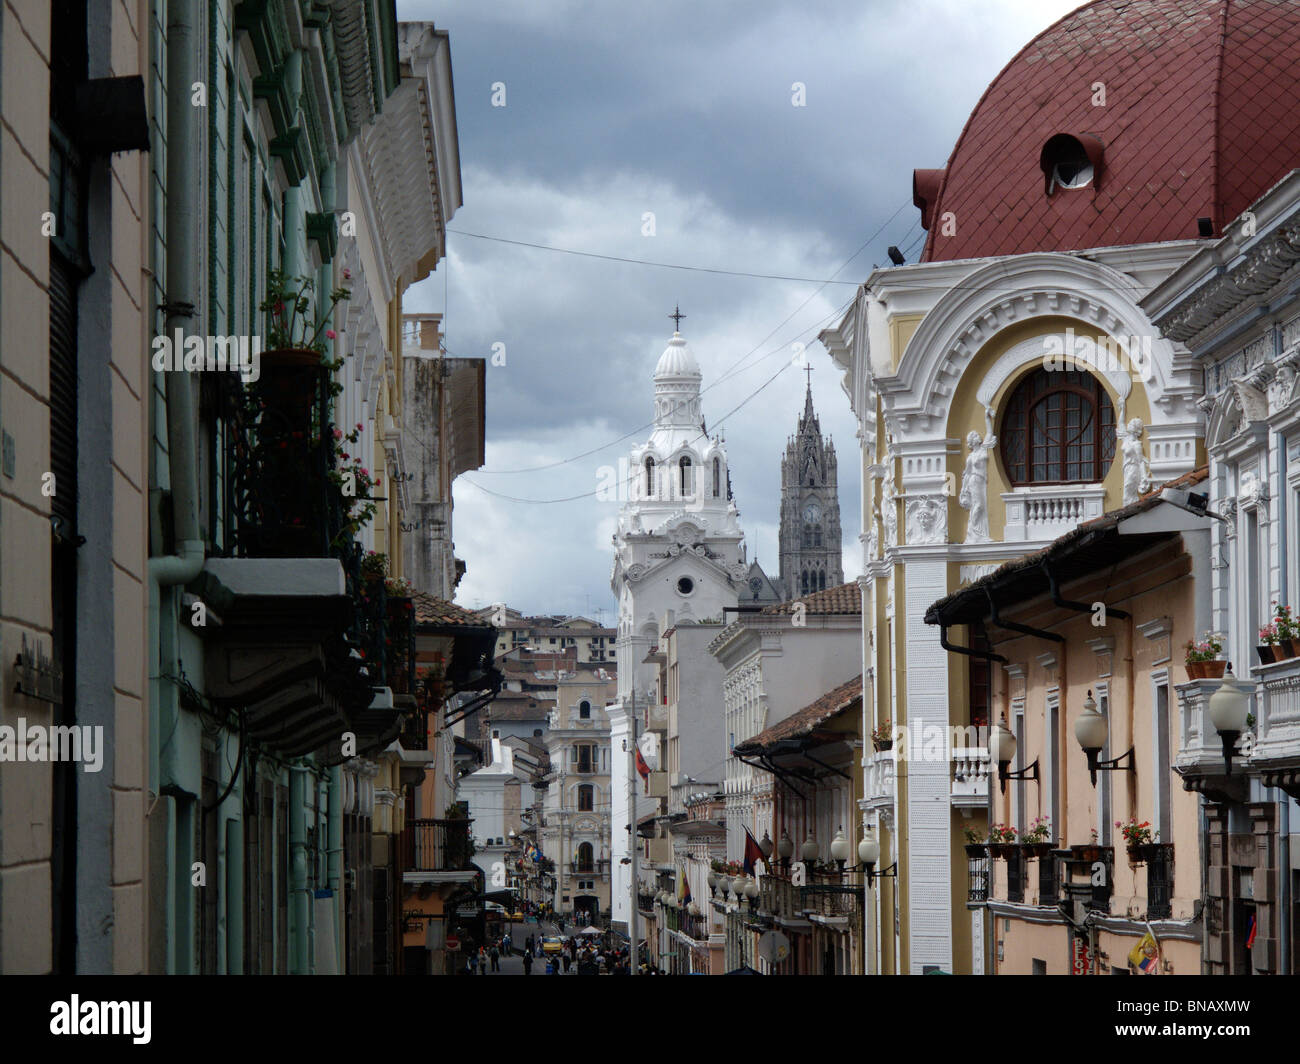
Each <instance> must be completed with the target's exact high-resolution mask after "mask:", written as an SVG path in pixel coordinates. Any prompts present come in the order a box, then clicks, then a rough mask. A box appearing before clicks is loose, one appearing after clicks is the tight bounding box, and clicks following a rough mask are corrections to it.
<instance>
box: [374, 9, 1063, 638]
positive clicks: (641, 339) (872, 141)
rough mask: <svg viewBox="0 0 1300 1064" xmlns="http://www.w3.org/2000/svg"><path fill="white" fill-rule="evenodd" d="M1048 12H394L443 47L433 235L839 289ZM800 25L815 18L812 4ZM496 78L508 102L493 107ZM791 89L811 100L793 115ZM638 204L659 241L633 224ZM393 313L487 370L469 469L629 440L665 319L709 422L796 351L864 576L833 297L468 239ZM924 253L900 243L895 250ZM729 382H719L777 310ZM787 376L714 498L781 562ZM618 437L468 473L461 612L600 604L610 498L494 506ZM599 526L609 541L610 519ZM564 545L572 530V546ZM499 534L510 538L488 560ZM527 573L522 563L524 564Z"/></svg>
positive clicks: (875, 248) (734, 442)
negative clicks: (476, 605)
mask: <svg viewBox="0 0 1300 1064" xmlns="http://www.w3.org/2000/svg"><path fill="white" fill-rule="evenodd" d="M1070 6H1072V5H1070V4H1069V3H1063V2H1061V0H1024V2H1022V3H1009V2H1001V3H991V2H990V3H984V2H981V3H969V2H967V0H950V2H929V3H926V2H909V3H894V2H890V0H880V2H868V3H863V2H856V3H851V2H847V0H846V2H842V3H841V2H829V3H818V4H782V3H751V2H746V3H740V2H736V3H730V2H727V3H707V4H700V3H698V2H695V3H691V2H677V0H669V2H661V3H655V4H626V3H599V4H591V3H566V2H564V0H557V2H555V3H552V4H541V3H538V2H536V0H499V2H489V3H484V2H482V0H465V2H454V3H432V2H428V0H399V3H398V15H399V17H400V18H402V19H428V20H431V21H433V22H434V23H435V25H437V26H438V27H439V28H441V29H446V30H448V31H449V32H450V35H451V48H452V69H453V73H454V77H455V91H456V108H457V119H458V131H459V139H460V153H461V161H462V171H463V176H464V197H465V205H464V207H463V208H462V209H461V210H460V211H459V212H458V213H457V215H456V217H455V218H454V219H453V220H452V223H451V229H452V230H453V231H454V230H461V231H463V232H474V233H484V234H489V235H493V236H500V237H508V238H511V239H515V240H521V241H528V242H533V243H541V244H550V245H553V246H558V247H568V248H576V249H582V250H588V251H593V252H599V253H601V254H606V255H613V256H622V257H626V258H633V259H642V260H653V261H658V262H673V263H682V264H691V265H697V266H709V267H715V268H721V269H731V270H742V271H749V272H754V273H764V274H781V275H790V276H799V277H812V278H829V277H830V276H831V274H832V273H833V272H834V271H835V270H836V269H837V268H838V267H839V266H840V265H841V264H842V263H844V261H845V260H846V259H848V258H849V256H850V255H852V254H853V252H854V251H855V250H856V249H857V248H858V247H859V246H860V245H861V244H862V243H863V241H864V240H865V239H866V238H867V237H868V236H869V235H871V234H872V233H874V232H875V231H876V230H877V229H878V228H880V227H881V226H882V225H883V224H884V223H885V222H886V219H888V218H889V217H890V215H891V214H893V213H894V211H895V210H896V209H897V208H899V207H900V206H902V207H903V210H901V211H900V212H899V213H898V214H897V216H896V217H895V218H894V219H893V221H892V222H890V223H889V224H888V225H886V226H885V227H884V229H883V232H881V233H880V235H879V236H878V238H876V239H875V240H873V241H872V242H871V243H870V245H869V246H868V247H867V248H866V249H864V251H863V252H862V254H861V255H859V256H858V257H857V258H856V259H854V260H853V262H852V264H851V265H850V266H849V267H848V268H847V269H846V270H845V271H844V272H843V273H842V274H841V275H840V278H841V279H845V280H850V281H857V280H860V279H861V278H863V277H865V276H866V274H867V273H868V272H869V270H870V269H871V267H872V265H873V264H874V263H879V262H884V261H887V260H886V255H885V248H886V247H887V246H888V245H889V244H891V243H894V244H900V245H901V246H904V247H906V246H907V245H908V244H909V243H913V242H914V241H917V240H918V238H919V236H920V229H919V224H918V217H917V213H918V212H917V211H916V210H915V209H914V208H913V207H911V205H910V197H911V172H912V169H913V168H914V167H931V166H942V165H944V164H945V162H946V161H947V157H948V154H949V152H950V151H951V149H952V145H953V143H954V141H955V139H956V137H957V135H958V134H959V132H960V130H961V127H962V124H963V123H964V121H965V119H966V116H967V114H968V113H969V111H970V109H971V108H972V107H973V106H974V104H975V102H976V101H977V100H978V98H979V96H980V94H981V93H982V92H983V90H984V88H985V87H986V85H987V83H988V81H989V80H990V79H991V78H992V77H993V76H995V75H996V73H997V71H998V70H999V69H1000V68H1001V67H1002V65H1003V64H1005V62H1006V61H1007V60H1008V59H1009V58H1010V57H1011V56H1012V55H1013V54H1014V53H1015V52H1016V51H1017V50H1018V49H1019V48H1020V47H1021V46H1023V45H1024V44H1025V43H1026V42H1027V41H1028V40H1029V39H1030V38H1031V37H1032V36H1033V35H1034V34H1035V33H1037V32H1039V31H1040V30H1042V29H1043V28H1045V27H1046V26H1047V25H1048V24H1049V23H1050V22H1051V21H1053V20H1054V19H1055V18H1057V17H1059V16H1060V15H1061V14H1063V13H1064V12H1065V11H1066V10H1068V9H1069V7H1070ZM810 8H811V10H810ZM495 82H504V83H505V86H506V101H507V106H505V107H504V108H502V107H493V106H492V102H491V97H492V86H493V84H494V83H495ZM794 82H801V83H803V85H804V86H805V87H806V100H807V106H804V107H795V106H792V89H791V86H792V84H793V83H794ZM646 212H653V213H654V215H655V235H654V236H645V235H643V233H642V224H643V223H642V218H643V215H644V214H645V213H646ZM449 248H450V252H449V256H448V259H447V260H445V261H444V262H443V263H442V264H441V265H440V266H439V268H438V272H437V274H435V276H434V277H433V278H431V279H430V280H429V281H426V282H424V283H423V284H421V285H419V286H416V288H415V289H413V290H412V291H411V292H409V293H408V295H407V300H406V303H407V309H408V310H442V309H443V300H444V288H445V289H446V291H447V308H446V309H447V334H448V346H449V349H450V350H451V351H452V353H454V354H460V355H478V356H486V355H488V354H489V353H490V351H491V349H492V344H493V343H496V342H501V343H504V344H505V345H506V351H507V365H506V366H505V367H494V368H490V369H489V376H488V401H487V410H488V467H487V468H488V470H492V469H514V468H521V467H532V466H535V465H537V464H540V460H539V458H538V456H539V455H543V454H544V455H547V456H548V457H551V458H554V459H560V458H565V457H569V456H572V455H575V454H577V453H579V452H580V451H583V450H586V449H588V448H593V447H597V446H599V445H600V444H601V443H606V442H609V441H612V440H613V439H615V438H616V437H617V436H620V435H621V434H623V433H625V432H627V431H628V430H630V429H633V428H635V427H636V426H638V425H641V424H643V423H644V422H645V421H646V420H647V419H648V417H649V415H650V410H651V396H652V391H651V383H650V372H651V370H652V368H653V366H654V362H655V359H656V358H657V357H658V354H659V352H660V351H661V350H662V349H663V346H664V343H665V342H666V340H667V338H668V337H669V335H671V331H672V324H671V323H670V322H669V321H668V320H667V318H666V315H667V314H668V312H669V311H670V310H671V309H672V307H673V305H674V304H675V303H677V302H680V303H681V305H682V310H683V311H684V312H685V313H686V314H687V315H688V317H687V319H686V321H685V322H684V323H683V325H682V331H683V333H684V335H685V336H686V337H687V339H688V341H689V342H690V344H691V346H692V348H693V349H694V350H695V351H696V354H697V356H698V357H699V358H700V361H701V364H702V367H703V369H704V373H705V385H706V387H707V386H710V385H713V386H714V387H713V388H712V389H711V390H710V391H709V392H707V393H706V394H705V397H704V408H705V414H706V417H708V418H709V419H710V428H713V427H714V423H715V422H716V420H717V419H718V418H720V417H721V416H722V414H723V413H725V412H726V411H727V410H729V409H731V408H732V407H733V406H736V405H737V404H738V403H741V402H743V401H745V400H746V398H747V397H748V396H750V394H751V393H752V392H753V391H754V390H755V389H756V388H758V387H759V386H760V385H761V384H762V383H763V381H765V380H766V379H767V378H768V377H770V376H771V374H772V373H773V372H775V371H776V369H777V368H779V367H780V365H781V364H782V361H783V360H788V358H789V354H790V351H789V347H790V344H791V343H792V342H794V341H796V340H799V341H803V342H805V343H808V344H809V357H810V359H811V361H812V364H813V365H814V367H816V373H815V374H814V382H813V389H814V395H815V397H816V401H817V405H818V412H819V414H820V415H821V419H822V426H823V429H824V430H825V431H828V432H830V433H832V434H833V435H834V437H835V440H836V443H837V447H838V451H839V455H840V467H841V488H840V501H841V507H842V509H843V513H844V532H845V537H846V543H845V572H846V575H852V574H854V573H856V572H857V571H858V569H859V567H860V549H859V548H858V546H857V542H856V537H857V534H858V532H859V531H860V529H859V527H858V524H859V522H858V518H857V513H858V509H859V506H860V500H859V495H858V492H859V484H858V479H859V473H858V459H857V453H856V441H855V440H854V437H853V431H854V427H855V424H854V421H853V418H852V415H851V412H850V411H849V408H848V403H847V400H846V398H845V397H844V395H843V393H842V392H841V391H840V388H839V373H838V371H836V370H834V369H833V368H832V366H831V364H830V360H829V359H828V358H827V356H826V355H825V353H824V352H822V351H821V349H820V346H819V345H816V344H815V343H813V342H812V341H813V337H815V335H816V332H817V331H818V329H820V328H821V327H822V326H824V325H825V324H826V322H827V320H828V319H830V318H831V317H833V312H834V311H835V310H836V308H838V307H839V306H840V305H841V304H843V303H844V302H845V301H846V300H848V299H849V298H850V297H851V296H852V293H853V288H852V286H851V285H830V286H827V287H826V288H825V289H823V290H822V291H821V292H820V293H819V294H817V295H815V296H813V293H814V292H815V290H816V288H817V286H816V285H812V284H801V283H792V282H778V281H768V280H759V279H753V278H737V277H724V276H718V275H713V274H704V273H691V272H683V271H671V270H662V269H653V268H649V267H645V266H638V265H630V264H620V263H614V262H605V261H598V260H592V259H582V258H577V257H573V256H568V255H560V254H555V253H551V252H546V251H538V250H530V249H527V248H521V247H516V246H512V245H508V244H501V243H491V242H486V241H481V240H476V239H471V238H469V237H467V236H463V235H456V234H455V233H454V232H453V235H452V236H451V237H450V238H449ZM918 252H919V243H916V245H915V246H913V247H912V249H911V253H910V255H909V259H912V260H914V259H915V257H916V255H917V254H918ZM809 296H813V298H812V299H811V301H810V302H809V303H808V305H807V306H806V307H805V308H804V309H803V310H802V311H800V312H799V313H798V314H796V316H795V317H794V318H793V319H792V320H791V321H790V322H789V324H788V325H786V326H785V327H783V328H781V329H780V330H778V331H777V332H776V333H775V335H773V336H772V337H771V338H770V339H768V340H767V341H766V343H764V344H762V346H761V348H760V350H759V352H758V354H756V355H754V356H753V357H752V358H751V359H750V362H751V363H754V362H758V360H759V356H760V355H767V357H766V358H765V359H764V360H763V361H762V362H761V363H759V364H757V365H755V366H753V368H751V369H750V370H748V371H746V372H743V373H740V374H738V375H736V376H735V377H733V378H731V379H728V380H725V381H723V382H722V383H717V382H718V379H719V377H720V376H721V375H722V374H723V372H724V371H725V370H726V369H727V368H728V367H729V366H731V365H733V364H735V363H736V362H737V361H739V360H741V359H742V358H743V357H744V356H745V355H746V354H747V353H748V352H750V351H751V349H753V348H754V347H755V346H756V345H759V344H760V341H764V339H765V338H766V337H768V335H769V334H770V333H772V331H773V329H775V328H776V327H777V326H778V324H779V323H781V322H782V320H783V319H785V318H786V317H787V315H789V314H791V312H793V311H795V310H796V308H798V307H799V305H800V304H801V303H802V302H804V300H806V299H808V297H809ZM802 392H803V378H802V374H800V373H798V372H797V370H794V369H792V370H790V371H788V372H786V373H784V374H782V376H781V378H780V379H779V380H778V381H777V382H776V383H775V384H773V385H771V386H770V387H769V388H768V389H767V390H766V391H764V392H762V393H761V394H760V395H759V396H758V397H757V398H754V399H752V400H750V401H749V403H748V405H746V406H745V407H744V409H742V410H741V411H740V412H739V413H737V414H736V415H735V416H734V417H733V418H732V419H731V420H730V421H729V422H728V424H727V426H726V434H727V439H728V445H729V449H730V452H731V456H732V467H733V471H734V473H733V486H734V487H735V489H736V493H737V497H738V502H739V505H740V507H741V510H742V513H743V517H742V525H743V527H744V528H745V530H746V532H747V533H748V535H749V541H750V548H751V554H752V552H753V549H754V543H755V540H756V539H757V542H758V544H759V546H760V547H761V556H762V558H763V560H764V563H765V565H767V566H768V567H769V568H771V569H775V566H774V565H771V562H772V561H773V560H774V556H775V549H774V548H775V531H774V529H775V518H776V509H777V505H778V499H779V472H780V467H779V458H780V453H781V450H782V448H783V447H784V441H785V437H786V435H787V434H788V433H789V432H790V431H791V430H792V429H793V426H794V421H795V419H796V417H797V415H798V412H799V410H800V409H801V408H802V400H801V396H802ZM631 442H632V441H627V442H623V443H620V444H619V445H618V446H616V447H611V448H608V449H606V450H604V451H601V452H599V453H597V454H595V455H593V456H591V457H590V458H585V459H582V460H580V461H577V462H572V463H569V464H567V465H564V466H560V467H558V468H555V469H551V470H546V471H542V472H538V473H533V474H528V475H526V476H522V477H509V476H499V475H494V474H493V473H491V472H488V471H479V472H476V473H471V474H467V475H466V477H464V478H462V481H467V482H468V483H458V485H457V488H456V505H457V525H456V527H457V550H458V554H459V555H460V556H462V557H464V558H465V559H466V560H467V562H468V563H469V575H468V576H467V577H466V580H465V583H464V584H462V587H461V592H462V594H461V595H460V596H459V597H460V599H461V600H462V601H471V600H473V599H475V598H478V599H487V600H494V599H509V600H510V601H511V602H512V603H513V604H517V605H520V606H522V607H523V608H525V609H536V610H565V611H573V612H578V611H582V610H583V609H584V604H585V603H586V601H587V600H588V598H591V599H592V600H593V601H595V600H596V599H602V602H603V604H606V605H607V604H608V601H607V600H608V596H609V591H608V584H607V583H606V581H607V579H608V563H609V553H608V550H609V546H608V535H609V532H610V531H612V520H611V518H612V515H614V514H616V508H614V509H612V510H611V509H610V507H609V506H608V505H600V504H596V503H594V502H592V501H590V500H587V501H582V500H580V501H578V502H576V503H570V504H563V505H550V506H540V505H528V504H523V503H512V502H508V501H506V500H503V499H499V498H497V497H495V496H488V495H484V494H483V493H482V492H480V491H479V490H478V489H476V488H475V487H473V485H474V484H477V485H479V486H481V487H482V488H486V489H488V490H491V491H495V492H498V493H501V494H508V495H513V496H516V497H521V498H528V499H553V498H564V497H568V496H570V495H576V494H579V493H583V492H587V491H590V490H592V489H593V488H594V486H595V480H596V471H597V469H598V467H599V466H600V465H601V464H602V463H608V464H615V463H617V460H618V458H619V456H620V455H622V454H624V453H626V450H627V448H628V447H629V445H630V443H631ZM606 526H608V527H606ZM575 531H577V532H578V534H576V535H575ZM501 537H505V539H506V542H503V540H502V538H501ZM541 557H544V558H546V559H547V562H546V564H545V565H543V566H541V567H540V569H539V566H538V564H537V559H538V558H541Z"/></svg>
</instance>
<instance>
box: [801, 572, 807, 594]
mask: <svg viewBox="0 0 1300 1064" xmlns="http://www.w3.org/2000/svg"><path fill="white" fill-rule="evenodd" d="M799 590H800V593H801V594H804V595H806V594H808V570H807V569H805V570H804V571H803V572H802V573H800V574H799Z"/></svg>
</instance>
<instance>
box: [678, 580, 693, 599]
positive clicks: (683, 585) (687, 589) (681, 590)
mask: <svg viewBox="0 0 1300 1064" xmlns="http://www.w3.org/2000/svg"><path fill="white" fill-rule="evenodd" d="M694 590H695V581H694V580H692V579H691V578H690V577H689V576H683V577H682V578H681V579H680V580H678V581H677V591H678V594H681V595H689V594H690V593H691V592H692V591H694Z"/></svg>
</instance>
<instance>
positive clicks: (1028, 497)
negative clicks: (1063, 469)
mask: <svg viewBox="0 0 1300 1064" xmlns="http://www.w3.org/2000/svg"><path fill="white" fill-rule="evenodd" d="M1105 497H1106V490H1105V488H1103V487H1102V486H1101V485H1100V484H1054V485H1051V486H1047V487H1024V488H1017V489H1016V490H1015V491H1008V492H1004V493H1003V495H1002V501H1003V502H1004V503H1006V507H1007V523H1006V527H1005V529H1004V530H1003V533H1002V538H1003V540H1004V541H1005V542H1008V543H1010V542H1017V543H1021V542H1025V541H1027V540H1052V539H1056V537H1057V536H1063V535H1065V533H1067V532H1069V531H1071V530H1072V529H1074V528H1075V527H1076V526H1077V525H1079V524H1080V523H1082V522H1084V521H1090V520H1092V519H1093V518H1094V517H1100V516H1101V515H1102V513H1103V512H1104V510H1105V505H1106V503H1105Z"/></svg>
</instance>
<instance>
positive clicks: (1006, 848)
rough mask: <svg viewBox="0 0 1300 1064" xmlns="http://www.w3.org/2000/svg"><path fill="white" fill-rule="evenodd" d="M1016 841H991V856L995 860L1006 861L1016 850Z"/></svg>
mask: <svg viewBox="0 0 1300 1064" xmlns="http://www.w3.org/2000/svg"><path fill="white" fill-rule="evenodd" d="M1016 848H1017V847H1016V844H1015V843H1014V842H990V843H989V856H990V857H992V858H993V860H995V861H1005V860H1006V859H1007V858H1008V857H1010V856H1011V854H1012V853H1013V852H1014V851H1015V850H1016Z"/></svg>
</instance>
